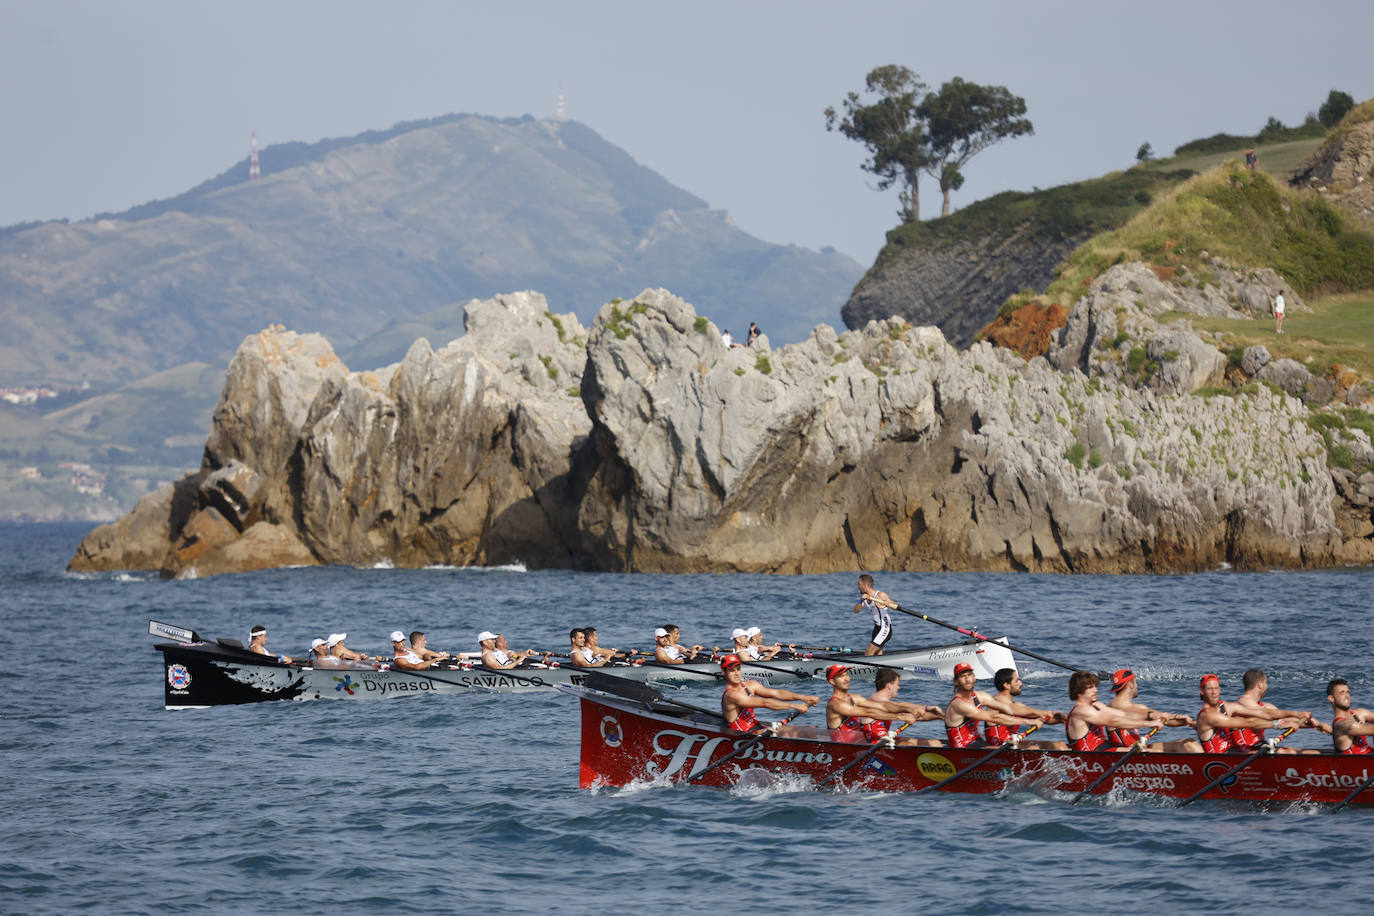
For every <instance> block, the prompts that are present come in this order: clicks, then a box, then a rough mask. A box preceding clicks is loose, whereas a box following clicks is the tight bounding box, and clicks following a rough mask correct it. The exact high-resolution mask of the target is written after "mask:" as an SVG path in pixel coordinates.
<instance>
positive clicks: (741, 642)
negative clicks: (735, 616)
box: [730, 627, 758, 662]
mask: <svg viewBox="0 0 1374 916" xmlns="http://www.w3.org/2000/svg"><path fill="white" fill-rule="evenodd" d="M730 638H731V639H732V640H734V643H735V644H734V647H733V648H732V649H731V650H730V651H731V652H733V653H734V654H735V655H738V656H739V657H740V659H741V660H743V661H746V662H756V661H758V659H757V658H755V657H754V652H753V647H752V646H750V645H749V631H748V630H746V629H745V628H744V627H735V629H734V630H732V631H731V633H730Z"/></svg>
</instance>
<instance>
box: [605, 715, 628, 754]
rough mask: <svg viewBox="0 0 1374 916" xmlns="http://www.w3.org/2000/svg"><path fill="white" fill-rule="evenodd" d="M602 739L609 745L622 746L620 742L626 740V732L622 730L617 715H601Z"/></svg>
mask: <svg viewBox="0 0 1374 916" xmlns="http://www.w3.org/2000/svg"><path fill="white" fill-rule="evenodd" d="M601 740H602V741H605V742H606V746H607V747H620V743H621V742H622V741H624V740H625V734H624V732H622V731H621V730H620V723H619V722H618V721H616V718H615V716H602V717H601Z"/></svg>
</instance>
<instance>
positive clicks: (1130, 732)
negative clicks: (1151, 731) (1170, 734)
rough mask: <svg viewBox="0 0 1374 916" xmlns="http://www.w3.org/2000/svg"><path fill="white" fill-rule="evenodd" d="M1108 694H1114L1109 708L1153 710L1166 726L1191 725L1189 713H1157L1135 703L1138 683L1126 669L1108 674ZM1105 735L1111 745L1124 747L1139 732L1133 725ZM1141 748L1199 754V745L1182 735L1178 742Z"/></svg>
mask: <svg viewBox="0 0 1374 916" xmlns="http://www.w3.org/2000/svg"><path fill="white" fill-rule="evenodd" d="M1112 693H1113V694H1115V695H1114V696H1113V697H1112V702H1111V703H1110V704H1109V705H1110V706H1111V708H1112V709H1118V710H1120V711H1122V712H1127V713H1136V714H1137V715H1147V714H1149V713H1154V714H1155V718H1156V719H1158V720H1159V721H1160V722H1161V723H1162V724H1164V725H1165V726H1167V727H1169V728H1186V727H1189V726H1191V725H1193V717H1192V716H1189V715H1184V714H1182V713H1176V712H1161V711H1160V710H1158V709H1152V708H1151V707H1149V706H1146V705H1145V704H1144V703H1137V702H1136V701H1135V698H1136V697H1137V696H1139V695H1140V682H1139V681H1138V680H1137V679H1136V676H1135V672H1134V671H1132V670H1131V669H1130V668H1122V669H1121V670H1119V671H1117V672H1116V673H1115V674H1113V675H1112ZM1108 736H1109V738H1110V740H1111V743H1112V744H1115V745H1118V746H1126V745H1131V744H1134V743H1136V741H1138V740H1139V738H1140V731H1139V729H1133V728H1132V729H1123V728H1114V729H1111V730H1110V731H1109V732H1108ZM1145 750H1147V751H1167V752H1169V753H1182V754H1200V753H1202V745H1201V744H1200V743H1198V741H1197V740H1196V739H1194V738H1184V739H1182V740H1180V741H1159V742H1157V743H1155V744H1151V745H1148V746H1147V747H1146V748H1145Z"/></svg>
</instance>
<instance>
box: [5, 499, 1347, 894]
mask: <svg viewBox="0 0 1374 916" xmlns="http://www.w3.org/2000/svg"><path fill="white" fill-rule="evenodd" d="M85 530H86V529H85V528H84V527H81V526H72V525H11V526H0V607H3V621H4V644H5V646H6V651H5V652H4V658H5V664H4V665H3V666H0V774H3V775H0V911H3V912H6V913H15V912H25V913H67V912H76V911H86V912H98V913H103V912H118V913H167V912H206V913H261V912H270V911H280V910H285V909H304V910H306V911H311V912H315V911H325V910H328V911H335V912H344V913H351V912H372V911H379V910H380V911H397V912H415V911H421V910H425V911H439V912H458V911H466V912H477V913H495V912H536V911H538V912H542V911H557V912H568V913H592V912H605V911H611V910H616V911H618V910H627V911H631V912H666V911H669V910H678V909H680V910H684V911H688V912H707V911H720V912H734V911H741V910H749V911H751V912H760V913H783V912H786V913H796V912H818V911H829V910H831V909H833V908H835V907H840V906H843V907H853V908H859V909H862V910H863V911H866V912H880V913H881V912H893V913H898V912H914V911H918V910H919V911H931V910H935V911H960V912H975V913H977V912H988V913H992V912H999V911H1002V910H1007V909H1015V910H1024V911H1029V912H1056V911H1064V910H1068V911H1085V910H1097V911H1105V912H1140V911H1145V910H1155V911H1160V912H1178V911H1185V910H1205V911H1208V912H1255V911H1260V912H1280V911H1292V910H1297V909H1303V910H1307V911H1310V912H1311V911H1315V912H1361V911H1367V909H1368V906H1369V900H1370V899H1371V896H1372V892H1374V874H1372V873H1371V869H1370V864H1371V863H1370V855H1369V843H1370V838H1371V835H1374V810H1359V809H1347V810H1345V811H1343V812H1340V813H1339V814H1335V815H1333V814H1331V813H1330V812H1329V811H1326V810H1323V809H1320V808H1315V807H1309V806H1304V805H1292V806H1286V807H1284V808H1281V809H1271V810H1259V809H1256V808H1252V807H1249V806H1246V805H1237V804H1227V803H1224V802H1201V803H1198V804H1196V805H1193V806H1191V807H1188V808H1186V809H1178V808H1177V807H1175V803H1173V802H1169V801H1166V800H1160V799H1157V798H1152V797H1149V796H1140V795H1133V794H1131V793H1125V794H1124V795H1122V796H1120V797H1113V798H1111V799H1109V800H1105V801H1104V800H1102V799H1094V800H1091V801H1089V802H1087V803H1084V804H1082V805H1079V806H1071V805H1069V804H1067V803H1066V801H1065V800H1064V799H1063V798H1059V797H1053V796H1049V795H1046V794H1043V793H1040V792H1037V791H1036V790H1035V789H1034V788H1030V787H1028V788H1025V789H1021V790H1017V791H1012V792H1007V793H1003V794H1001V795H996V796H975V795H958V794H949V795H941V794H937V795H934V796H920V797H916V796H913V795H910V794H897V793H893V794H884V793H874V792H857V793H854V794H837V793H823V792H817V791H815V790H813V789H812V788H810V786H809V784H807V783H806V782H805V781H804V780H800V781H796V782H787V781H784V782H782V783H768V784H763V785H755V784H749V785H744V786H741V787H739V788H737V789H734V790H730V791H727V790H720V789H710V788H700V787H675V786H661V785H637V786H633V787H630V788H624V789H601V790H596V791H587V790H583V789H579V788H578V787H577V773H578V767H577V760H578V710H577V704H576V702H575V701H574V700H573V699H571V698H569V697H567V696H564V695H561V694H557V693H546V694H545V693H536V694H472V695H457V696H452V695H450V696H417V697H409V698H405V699H397V700H386V701H378V702H370V703H352V702H338V703H331V702H313V703H264V704H255V705H250V706H238V707H220V708H215V709H205V710H185V711H167V710H164V709H163V708H162V696H163V694H162V680H161V679H162V667H161V656H160V654H159V653H158V652H157V651H156V650H155V649H154V648H153V643H154V642H155V641H156V640H155V639H154V638H153V637H150V636H148V635H147V623H148V620H149V619H156V620H160V621H164V622H167V623H173V624H178V625H182V626H188V627H193V628H195V629H196V630H198V631H199V632H200V633H202V634H206V635H214V636H230V637H234V638H238V639H242V640H245V641H246V639H247V632H248V629H249V627H250V626H252V625H254V624H259V623H261V624H263V625H265V626H267V628H268V630H269V639H268V645H269V647H270V648H271V649H272V650H273V651H277V652H285V653H287V654H296V655H304V654H305V653H306V647H307V646H308V644H309V641H310V639H312V638H313V637H315V636H327V635H328V634H329V633H331V632H341V631H342V632H346V633H348V643H349V645H351V646H353V647H354V648H358V649H363V650H367V651H369V652H380V651H383V650H384V649H385V648H386V647H387V635H388V634H389V633H390V632H391V631H392V630H395V629H400V630H404V631H407V632H409V631H410V630H412V629H421V630H424V631H425V632H426V633H427V634H428V636H429V643H430V645H431V646H432V647H436V648H441V649H448V650H450V651H471V650H474V649H476V648H477V646H476V642H475V638H476V635H477V633H478V632H479V631H481V630H484V629H491V630H497V631H501V632H504V633H506V634H507V636H508V637H509V639H510V642H511V645H512V647H513V648H515V649H526V648H539V649H560V648H563V647H565V646H566V645H567V634H568V630H569V629H570V628H571V627H574V626H584V625H589V624H590V625H594V626H596V627H597V629H598V630H599V632H600V634H601V644H602V645H603V646H614V647H618V648H646V647H649V646H650V645H651V644H652V631H653V628H654V627H656V626H659V625H661V624H665V623H676V624H678V625H679V626H681V628H682V634H683V642H684V643H689V644H690V643H693V642H697V643H704V644H707V645H725V644H728V643H729V633H730V631H731V630H732V629H733V628H735V627H741V626H742V627H747V626H750V625H759V626H761V627H763V628H764V635H765V637H766V638H767V639H769V640H770V641H772V640H775V639H776V640H782V641H784V642H787V641H797V642H799V643H804V644H810V645H827V646H829V645H834V646H839V645H847V646H854V647H861V646H863V645H864V644H865V643H866V642H867V635H868V631H869V628H870V623H869V621H868V620H867V619H866V618H865V617H864V616H863V615H858V616H856V615H854V614H853V613H851V611H852V608H853V605H854V602H855V600H856V599H857V592H856V589H855V582H854V575H853V574H836V575H826V576H755V575H682V576H657V575H613V574H591V573H570V572H526V571H524V570H523V569H522V568H520V567H518V566H515V567H507V568H503V569H497V570H484V569H455V568H451V567H444V568H433V569H424V570H400V569H344V568H323V569H313V568H312V569H284V570H272V571H265V572H259V573H249V574H243V575H233V576H218V577H213V578H207V579H201V580H196V581H185V582H163V581H159V580H158V579H157V577H156V576H155V575H150V574H144V573H112V574H101V575H76V574H71V573H68V572H66V571H65V569H64V567H65V564H66V561H67V560H68V559H69V558H70V556H71V554H72V552H73V551H74V550H75V548H76V545H77V543H78V542H79V540H80V538H81V536H82V535H83V534H84V533H85ZM856 572H857V571H856ZM877 580H878V585H879V587H880V588H882V589H883V590H885V591H887V592H888V593H889V594H891V595H892V596H893V597H894V598H896V599H897V600H898V601H900V602H901V603H902V604H903V605H904V606H906V607H909V608H913V609H919V610H921V611H922V612H924V613H928V614H930V615H931V616H933V617H936V618H939V619H941V620H944V621H948V622H951V623H954V624H957V625H959V626H963V627H969V628H973V627H976V628H978V629H980V630H981V631H983V632H985V633H989V634H992V633H996V634H1005V635H1006V636H1008V637H1009V638H1010V641H1011V643H1012V644H1013V645H1015V646H1019V647H1022V648H1027V649H1031V650H1032V651H1035V652H1037V653H1039V654H1041V655H1044V656H1046V657H1049V658H1052V659H1054V660H1056V661H1059V662H1063V663H1065V664H1068V665H1076V666H1081V667H1084V668H1089V669H1092V670H1108V671H1110V670H1114V669H1116V668H1121V667H1130V668H1132V669H1134V670H1135V671H1136V672H1137V674H1138V675H1139V677H1140V680H1141V686H1142V696H1141V699H1142V700H1143V701H1145V702H1148V703H1150V704H1151V705H1154V706H1156V707H1159V708H1164V709H1170V710H1176V711H1183V712H1190V713H1191V712H1195V711H1196V710H1197V708H1198V705H1199V704H1198V701H1197V682H1198V678H1199V677H1200V675H1201V674H1203V673H1204V672H1208V671H1215V672H1217V673H1218V674H1219V675H1220V676H1221V679H1222V684H1223V687H1224V694H1225V695H1226V696H1228V697H1234V696H1236V695H1238V694H1239V693H1240V692H1241V689H1242V688H1241V685H1240V675H1241V673H1242V672H1243V671H1244V670H1245V669H1246V668H1250V667H1254V666H1258V667H1263V668H1265V669H1266V670H1267V671H1268V672H1269V683H1270V691H1269V692H1270V699H1271V700H1272V701H1273V702H1275V703H1276V704H1278V705H1280V706H1283V707H1286V708H1296V709H1302V710H1308V709H1310V710H1311V711H1313V712H1314V713H1316V714H1318V715H1319V716H1320V717H1322V718H1327V719H1329V717H1330V709H1329V707H1328V706H1327V705H1326V703H1325V699H1324V695H1325V685H1326V682H1327V680H1328V679H1330V678H1331V677H1334V676H1337V675H1339V676H1343V677H1346V678H1347V679H1348V680H1349V681H1350V683H1351V688H1352V690H1353V692H1354V695H1355V698H1356V702H1357V703H1362V704H1364V705H1369V706H1374V678H1371V661H1370V648H1371V639H1370V632H1371V630H1370V613H1369V607H1370V595H1371V588H1372V587H1374V571H1371V570H1365V569H1360V570H1332V571H1323V572H1271V573H1236V572H1229V571H1218V572H1215V573H1208V574H1201V575H1189V576H1110V577H1109V576H1040V575H1016V574H990V573H959V574H953V573H943V574H941V573H883V572H881V571H877ZM895 630H896V634H895V636H894V641H893V644H894V645H903V646H904V645H931V644H937V643H941V642H945V641H949V640H950V638H951V637H953V638H957V634H954V633H951V632H950V631H948V630H945V629H942V628H940V627H937V626H935V625H933V624H930V623H926V622H923V621H919V620H916V619H913V618H909V617H904V616H901V615H898V616H897V619H896V621H895ZM1020 667H1021V670H1022V672H1023V676H1024V678H1025V680H1026V683H1027V685H1028V689H1027V691H1026V693H1025V694H1024V696H1023V699H1024V700H1025V701H1026V702H1029V703H1031V704H1032V705H1035V706H1041V707H1050V708H1061V709H1062V708H1066V707H1067V705H1068V697H1067V693H1066V686H1067V674H1068V672H1067V671H1066V670H1063V669H1061V668H1058V667H1056V666H1054V665H1050V664H1046V663H1044V662H1041V661H1037V660H1034V659H1030V658H1024V657H1023V658H1022V659H1021V661H1020ZM859 686H860V688H861V689H862V688H863V687H865V686H867V685H862V684H861V685H859ZM982 686H985V687H989V688H990V685H988V684H984V685H982ZM823 688H824V685H818V687H817V688H816V689H815V691H814V692H817V693H821V694H824V692H825V691H824V689H823ZM806 689H810V688H806ZM902 690H903V697H904V698H905V699H909V700H917V701H925V702H932V703H944V702H945V701H946V700H947V699H948V697H949V694H950V688H949V686H948V685H947V684H945V683H941V682H937V681H935V680H923V679H918V678H908V679H904V681H903V688H902ZM718 693H719V688H718V687H716V686H714V684H711V685H706V686H702V687H698V688H690V689H686V690H683V691H682V692H681V693H680V694H675V696H677V697H679V698H681V699H684V700H686V701H688V702H693V703H697V704H705V705H712V704H713V703H714V702H715V701H716V697H717V696H718ZM808 715H810V716H814V717H816V719H817V721H819V717H820V715H821V712H820V710H813V711H812V712H811V713H809V714H808ZM912 731H915V732H917V733H918V734H922V735H927V736H931V737H934V736H937V735H938V734H939V731H940V730H939V728H938V726H937V725H936V724H933V723H932V724H923V725H919V726H913V728H912ZM1174 737H1183V734H1182V733H1176V734H1175V735H1174ZM1294 737H1295V739H1298V740H1297V743H1299V744H1305V745H1308V746H1320V745H1321V744H1322V743H1323V742H1324V741H1326V740H1328V739H1325V738H1324V737H1323V736H1320V735H1316V734H1312V733H1308V732H1302V733H1299V735H1296V736H1294ZM1293 740H1294V739H1290V741H1293Z"/></svg>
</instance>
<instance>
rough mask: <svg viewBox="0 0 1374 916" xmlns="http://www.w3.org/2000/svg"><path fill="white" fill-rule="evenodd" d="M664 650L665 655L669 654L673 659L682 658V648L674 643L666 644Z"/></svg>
mask: <svg viewBox="0 0 1374 916" xmlns="http://www.w3.org/2000/svg"><path fill="white" fill-rule="evenodd" d="M663 652H664V654H665V655H667V656H668V657H669V658H671V659H672V660H673V661H677V660H678V659H680V658H682V650H681V649H679V648H678V647H677V646H673V645H668V646H664V647H663Z"/></svg>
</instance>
